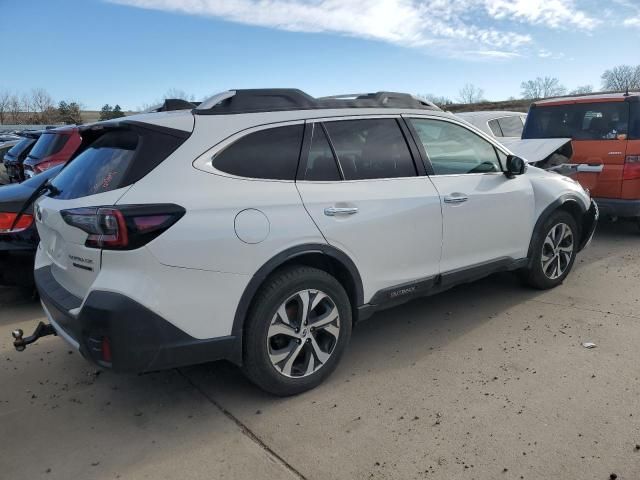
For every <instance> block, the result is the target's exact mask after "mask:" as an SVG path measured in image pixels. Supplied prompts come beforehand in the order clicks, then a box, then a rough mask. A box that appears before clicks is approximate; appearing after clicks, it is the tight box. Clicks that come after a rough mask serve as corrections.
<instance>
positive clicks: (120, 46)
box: [0, 0, 640, 109]
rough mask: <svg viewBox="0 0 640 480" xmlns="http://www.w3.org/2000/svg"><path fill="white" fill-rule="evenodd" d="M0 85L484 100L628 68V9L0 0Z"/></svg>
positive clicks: (490, 1) (448, 0) (592, 2)
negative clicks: (523, 86) (549, 79)
mask: <svg viewBox="0 0 640 480" xmlns="http://www.w3.org/2000/svg"><path fill="white" fill-rule="evenodd" d="M0 12H1V14H2V28H1V29H0V41H1V42H2V43H1V44H2V45H3V47H4V48H3V59H4V62H3V63H4V65H5V67H4V68H3V73H2V75H1V77H0V89H8V90H11V91H16V92H25V91H28V90H29V89H31V88H37V87H42V88H45V89H46V90H47V91H48V92H49V93H50V94H51V95H52V96H53V98H54V99H55V100H56V101H58V100H62V99H65V100H77V101H80V102H82V103H83V104H84V106H85V107H86V108H99V107H100V106H101V105H103V104H105V103H110V104H112V105H113V104H115V103H119V104H120V105H121V106H123V108H125V109H134V108H137V107H140V106H141V105H144V104H149V103H151V102H153V101H155V100H157V99H159V98H160V97H162V95H163V94H164V93H165V92H166V91H167V90H169V89H171V88H176V89H181V90H184V91H186V92H188V93H190V94H193V95H194V96H195V97H196V99H201V98H202V97H205V96H207V95H209V94H212V93H215V92H218V91H221V90H227V89H230V88H247V87H297V88H301V89H303V90H305V91H307V92H308V93H310V94H312V95H317V96H320V95H330V94H337V93H346V92H368V91H376V90H395V91H406V92H409V93H418V94H427V93H431V94H435V95H441V96H446V97H449V98H451V99H453V100H455V99H456V97H457V96H458V92H459V90H460V88H461V87H463V86H464V85H465V84H466V83H472V84H475V85H476V86H478V87H480V88H482V89H483V90H484V94H485V95H484V96H485V97H486V98H488V99H490V100H501V99H506V98H508V97H510V96H518V95H519V93H520V83H521V82H522V81H523V80H529V79H532V78H535V77H536V76H545V75H548V76H555V77H558V78H559V79H560V81H561V83H562V84H563V85H565V86H566V87H567V88H568V89H569V90H571V89H573V88H575V87H577V86H579V85H586V84H590V85H593V86H594V87H595V88H596V89H597V88H598V87H599V86H600V75H601V73H602V72H603V71H604V70H605V69H607V68H611V67H613V66H615V65H619V64H623V63H627V64H633V65H637V64H640V51H639V50H638V45H639V44H640V1H638V0H610V1H608V2H602V1H599V0H546V1H543V0H422V1H417V0H113V1H107V0H49V1H47V0H0Z"/></svg>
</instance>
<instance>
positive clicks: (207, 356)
mask: <svg viewBox="0 0 640 480" xmlns="http://www.w3.org/2000/svg"><path fill="white" fill-rule="evenodd" d="M34 276H35V282H36V286H37V288H38V292H39V293H40V297H41V299H42V304H43V306H44V309H45V312H46V313H47V315H48V317H49V320H50V321H51V323H52V324H53V326H54V328H55V329H56V331H57V332H58V333H59V335H60V336H61V337H63V338H65V339H66V340H67V341H68V342H69V343H70V344H71V345H72V346H74V347H75V348H77V349H78V350H79V351H80V352H81V353H82V355H83V356H84V357H85V358H87V359H88V360H89V361H91V362H94V363H96V364H98V365H100V366H102V367H106V368H111V369H113V370H114V371H116V372H119V373H143V372H149V371H155V370H162V369H167V368H175V367H180V366H185V365H192V364H197V363H204V362H210V361H214V360H223V359H225V360H230V361H232V362H234V363H238V364H239V363H241V357H242V341H241V338H239V337H234V336H227V337H219V338H211V339H197V338H194V337H191V336H190V335H188V334H187V333H185V332H184V331H182V330H180V329H179V328H177V327H176V326H174V325H173V324H171V323H169V322H167V321H166V320H165V319H163V318H161V317H160V316H159V315H157V314H155V313H154V312H152V311H151V310H149V309H147V308H146V307H144V306H143V305H141V304H139V303H137V302H136V301H134V300H132V299H130V298H128V297H127V296H125V295H122V294H119V293H113V292H106V291H92V292H91V293H90V294H89V296H88V297H87V299H86V300H85V301H84V302H83V301H82V299H80V298H78V297H75V296H74V295H72V294H71V293H69V292H68V291H66V290H65V289H64V288H63V287H62V286H61V285H60V284H59V283H58V282H57V281H56V280H55V278H54V277H53V275H52V274H51V271H50V269H49V267H43V268H40V269H38V270H36V271H35V275H34ZM70 311H73V312H74V313H70ZM107 347H108V348H107ZM106 350H108V351H106Z"/></svg>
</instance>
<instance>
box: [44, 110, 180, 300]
mask: <svg viewBox="0 0 640 480" xmlns="http://www.w3.org/2000/svg"><path fill="white" fill-rule="evenodd" d="M189 133H190V132H184V131H177V130H176V131H173V130H172V129H168V128H165V127H159V128H158V127H157V126H154V125H142V124H137V123H135V122H131V123H129V122H126V121H124V122H120V123H112V124H107V125H105V124H101V125H99V126H98V127H95V128H93V130H85V131H84V132H82V136H83V139H85V141H86V142H87V143H88V145H87V146H81V147H80V149H81V152H80V153H79V155H78V156H77V157H75V158H74V159H72V160H71V161H70V162H69V163H68V164H67V165H66V166H65V168H64V169H63V170H62V172H61V173H60V174H59V175H58V176H57V177H56V178H55V179H54V180H53V181H52V182H51V183H50V187H49V189H48V192H47V193H46V195H45V196H43V197H42V198H40V199H39V200H38V201H37V203H36V207H35V214H36V226H37V228H38V233H39V234H40V239H41V240H40V249H41V254H42V255H45V256H46V260H48V262H44V263H49V262H50V263H51V267H50V268H51V273H52V274H53V277H54V278H55V280H57V282H58V283H59V284H60V285H62V287H63V288H65V289H66V290H68V291H69V292H70V293H72V294H73V295H75V296H77V297H80V298H84V297H85V295H86V294H87V292H88V291H89V289H90V287H91V285H92V284H93V282H94V280H95V278H96V277H97V275H98V273H99V272H100V269H101V267H102V265H101V262H102V250H101V249H100V248H96V247H95V246H87V241H88V239H89V238H90V234H89V233H87V231H85V230H83V225H82V222H83V221H86V222H93V221H95V216H94V217H92V216H91V215H90V214H88V215H86V216H83V212H85V211H86V212H89V213H90V212H91V211H93V212H94V213H95V212H96V211H97V209H98V207H109V206H113V205H115V204H116V203H117V202H118V200H119V199H120V198H121V197H122V195H123V194H125V193H126V191H127V190H128V189H129V188H130V187H131V185H133V184H134V183H135V182H137V181H138V180H140V179H141V178H142V177H144V176H145V175H146V174H147V173H149V172H150V171H151V170H152V169H153V168H155V167H156V166H157V165H159V164H160V163H161V162H162V161H163V160H164V159H165V158H166V157H167V156H168V155H170V154H171V153H172V152H173V151H174V150H175V149H176V148H177V147H178V146H179V145H180V144H181V143H182V142H184V140H185V139H186V138H187V137H188V135H189ZM89 142H90V143H89ZM36 178H37V177H36ZM78 209H81V210H78ZM70 211H71V213H72V214H73V221H70V220H69V218H70V213H69V212H70ZM83 219H85V220H83Z"/></svg>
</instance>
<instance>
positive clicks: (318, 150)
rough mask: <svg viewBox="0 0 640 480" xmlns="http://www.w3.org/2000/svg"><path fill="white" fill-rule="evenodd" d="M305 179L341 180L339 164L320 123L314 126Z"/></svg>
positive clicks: (318, 180)
mask: <svg viewBox="0 0 640 480" xmlns="http://www.w3.org/2000/svg"><path fill="white" fill-rule="evenodd" d="M304 179H305V180H312V181H317V182H320V181H337V180H340V171H339V170H338V164H337V163H336V159H335V157H334V156H333V152H332V151H331V146H330V145H329V140H327V136H326V135H325V133H324V129H323V128H322V124H320V123H316V124H315V125H314V126H313V137H312V139H311V147H310V148H309V155H308V157H307V167H306V169H305V172H304Z"/></svg>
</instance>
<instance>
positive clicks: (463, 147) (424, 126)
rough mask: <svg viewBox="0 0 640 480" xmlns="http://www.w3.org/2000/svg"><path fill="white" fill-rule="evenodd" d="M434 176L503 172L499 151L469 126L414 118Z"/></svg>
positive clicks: (412, 122) (414, 123) (414, 125)
mask: <svg viewBox="0 0 640 480" xmlns="http://www.w3.org/2000/svg"><path fill="white" fill-rule="evenodd" d="M411 124H412V125H413V127H414V129H415V130H416V133H417V134H418V138H419V139H420V142H421V143H422V145H423V146H424V149H425V151H426V153H427V156H428V157H429V160H430V161H431V165H432V166H433V171H434V174H435V175H457V174H465V173H488V172H500V171H501V168H500V163H499V162H498V157H497V154H496V150H495V148H494V147H493V145H491V144H490V143H489V142H487V141H486V140H485V139H483V138H481V137H479V136H478V135H476V134H475V133H473V132H472V131H470V130H467V129H466V128H464V127H462V126H460V125H457V124H454V123H450V122H444V121H441V120H430V119H418V118H413V119H411Z"/></svg>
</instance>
